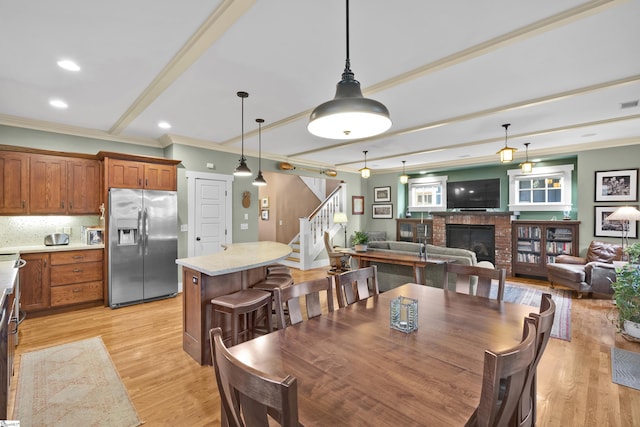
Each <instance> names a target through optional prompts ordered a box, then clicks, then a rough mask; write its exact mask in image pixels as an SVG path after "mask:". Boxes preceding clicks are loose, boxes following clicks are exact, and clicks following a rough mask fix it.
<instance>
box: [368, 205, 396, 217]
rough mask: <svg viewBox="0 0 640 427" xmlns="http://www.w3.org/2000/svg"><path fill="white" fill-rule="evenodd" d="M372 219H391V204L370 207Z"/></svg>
mask: <svg viewBox="0 0 640 427" xmlns="http://www.w3.org/2000/svg"><path fill="white" fill-rule="evenodd" d="M371 216H372V217H373V218H393V205H392V204H391V203H387V204H380V205H371Z"/></svg>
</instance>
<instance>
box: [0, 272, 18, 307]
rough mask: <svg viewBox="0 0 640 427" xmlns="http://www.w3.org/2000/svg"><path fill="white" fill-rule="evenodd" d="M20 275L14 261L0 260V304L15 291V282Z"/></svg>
mask: <svg viewBox="0 0 640 427" xmlns="http://www.w3.org/2000/svg"><path fill="white" fill-rule="evenodd" d="M17 275H18V269H17V268H16V267H15V262H14V261H0V306H2V304H4V299H5V298H6V297H7V295H9V294H12V293H13V283H14V282H15V279H16V276H17Z"/></svg>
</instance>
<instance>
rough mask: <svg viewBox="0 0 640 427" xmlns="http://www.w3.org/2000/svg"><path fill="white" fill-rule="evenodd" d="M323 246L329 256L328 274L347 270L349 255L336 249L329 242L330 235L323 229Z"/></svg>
mask: <svg viewBox="0 0 640 427" xmlns="http://www.w3.org/2000/svg"><path fill="white" fill-rule="evenodd" d="M323 238H324V248H325V249H326V251H327V255H328V256H329V262H330V263H331V270H329V273H330V274H340V273H342V272H343V271H347V270H349V269H350V268H349V256H348V255H345V254H344V253H342V252H339V251H336V247H337V246H336V247H334V246H333V245H332V244H331V237H329V232H327V231H325V232H324V235H323Z"/></svg>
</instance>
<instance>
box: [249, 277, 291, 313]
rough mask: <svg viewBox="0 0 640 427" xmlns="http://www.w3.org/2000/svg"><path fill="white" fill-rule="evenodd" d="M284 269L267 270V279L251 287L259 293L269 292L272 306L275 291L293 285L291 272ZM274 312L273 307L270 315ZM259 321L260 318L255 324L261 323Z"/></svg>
mask: <svg viewBox="0 0 640 427" xmlns="http://www.w3.org/2000/svg"><path fill="white" fill-rule="evenodd" d="M285 269H286V270H283V269H279V268H278V269H275V270H271V271H270V270H269V269H267V277H265V278H264V279H263V280H261V281H259V282H258V283H255V284H254V285H252V286H251V288H252V289H259V290H261V291H266V292H269V293H270V294H271V298H272V301H271V304H272V306H273V304H274V303H275V292H276V289H283V288H286V287H288V286H291V285H293V276H292V275H291V272H290V270H289V269H288V268H287V267H285ZM275 312H276V311H275V307H274V308H273V311H272V312H271V314H275ZM268 317H271V316H268ZM261 321H262V317H260V318H259V319H258V320H257V322H261Z"/></svg>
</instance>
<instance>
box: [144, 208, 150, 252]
mask: <svg viewBox="0 0 640 427" xmlns="http://www.w3.org/2000/svg"><path fill="white" fill-rule="evenodd" d="M143 236H144V254H145V255H148V254H149V212H147V208H144V234H143Z"/></svg>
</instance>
